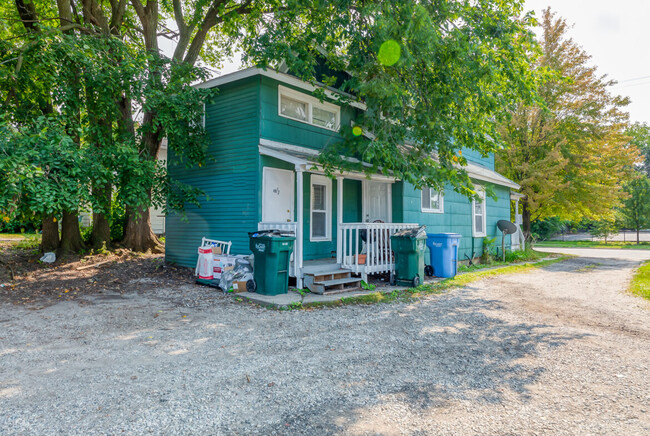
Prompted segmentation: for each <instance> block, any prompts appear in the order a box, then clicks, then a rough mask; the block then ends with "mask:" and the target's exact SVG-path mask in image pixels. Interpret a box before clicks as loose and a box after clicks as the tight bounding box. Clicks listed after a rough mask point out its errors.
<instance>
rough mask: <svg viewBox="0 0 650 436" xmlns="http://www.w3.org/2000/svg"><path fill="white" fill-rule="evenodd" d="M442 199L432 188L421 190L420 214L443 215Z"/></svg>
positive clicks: (440, 194)
mask: <svg viewBox="0 0 650 436" xmlns="http://www.w3.org/2000/svg"><path fill="white" fill-rule="evenodd" d="M443 202H444V197H443V196H442V193H441V192H438V191H436V190H435V189H433V188H429V187H424V188H422V212H428V213H444V212H445V209H444V205H443Z"/></svg>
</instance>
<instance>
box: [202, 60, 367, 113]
mask: <svg viewBox="0 0 650 436" xmlns="http://www.w3.org/2000/svg"><path fill="white" fill-rule="evenodd" d="M256 75H260V76H266V77H269V78H271V79H274V80H277V81H278V82H282V83H286V84H287V85H291V86H295V87H296V88H300V89H304V90H305V91H309V92H313V91H314V90H316V89H317V88H324V89H325V95H326V96H327V97H328V98H331V99H332V100H335V101H336V96H337V94H338V95H343V96H346V97H348V98H350V99H354V96H353V95H350V94H347V93H345V92H343V91H336V90H333V89H332V88H329V87H327V86H325V85H323V84H322V83H318V84H317V85H316V86H314V85H312V84H311V83H307V82H304V81H302V80H300V79H298V78H297V77H294V76H291V75H289V74H285V73H280V72H278V71H275V70H272V69H270V68H267V69H266V70H265V69H262V68H258V67H250V68H246V69H244V70H239V71H235V72H234V73H230V74H224V75H223V76H219V77H215V78H214V79H210V80H208V81H206V82H203V83H199V84H197V85H194V87H195V88H215V87H217V86H221V85H225V84H226V83H231V82H235V81H237V80H242V79H246V78H248V77H252V76H256ZM349 104H350V106H352V107H356V108H357V109H361V110H364V111H365V110H366V109H367V107H366V105H365V104H363V103H361V102H358V101H351V102H350V103H349Z"/></svg>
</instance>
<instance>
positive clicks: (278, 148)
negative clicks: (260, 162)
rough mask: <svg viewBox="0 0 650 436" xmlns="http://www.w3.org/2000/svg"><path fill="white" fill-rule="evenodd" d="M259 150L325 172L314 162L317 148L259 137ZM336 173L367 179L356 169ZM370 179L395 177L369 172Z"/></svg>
mask: <svg viewBox="0 0 650 436" xmlns="http://www.w3.org/2000/svg"><path fill="white" fill-rule="evenodd" d="M259 151H260V154H263V155H265V156H271V157H275V158H277V159H280V160H282V161H284V162H288V163H291V164H294V165H296V166H302V167H303V169H312V168H315V169H312V172H314V173H317V174H325V170H324V169H323V167H322V165H319V164H318V163H317V162H316V159H317V158H318V155H319V152H318V150H313V149H311V148H306V147H300V146H299V145H291V144H286V143H284V142H277V141H272V140H270V139H264V138H260V144H259ZM291 152H295V153H300V154H305V155H309V156H313V157H314V160H313V161H312V160H305V159H303V158H300V157H297V156H293V155H292V154H291ZM346 159H348V160H349V161H351V162H355V163H357V162H359V161H358V159H354V158H346ZM336 174H337V175H341V176H343V177H345V178H348V179H357V180H364V179H368V177H367V175H366V174H365V173H359V172H356V171H343V172H342V173H341V172H337V173H336ZM370 180H377V181H382V182H390V183H393V182H396V181H397V179H396V178H395V177H390V176H384V175H383V174H371V175H370Z"/></svg>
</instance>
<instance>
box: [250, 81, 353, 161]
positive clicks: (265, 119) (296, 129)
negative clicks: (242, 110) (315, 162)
mask: <svg viewBox="0 0 650 436" xmlns="http://www.w3.org/2000/svg"><path fill="white" fill-rule="evenodd" d="M279 85H282V86H285V87H287V88H292V89H295V90H296V91H299V92H301V93H303V94H306V95H310V93H309V92H307V91H305V90H303V89H299V88H293V87H291V86H290V85H287V84H284V83H280V82H278V81H276V80H273V79H270V78H268V77H262V78H261V87H260V105H261V107H260V137H262V138H265V139H270V140H273V141H277V142H283V143H286V144H291V145H298V146H301V147H306V148H311V149H314V150H322V149H324V148H325V147H327V146H328V145H330V144H335V143H337V142H340V141H341V136H340V135H339V134H338V133H337V132H334V131H332V130H328V129H324V128H322V127H318V126H312V125H310V124H307V123H302V122H300V121H295V120H292V119H290V118H285V117H282V116H280V115H278V86H279ZM352 114H353V110H352V109H347V108H342V109H341V125H345V126H349V125H350V120H351V116H352Z"/></svg>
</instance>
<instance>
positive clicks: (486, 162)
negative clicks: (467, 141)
mask: <svg viewBox="0 0 650 436" xmlns="http://www.w3.org/2000/svg"><path fill="white" fill-rule="evenodd" d="M462 152H463V156H464V157H465V159H467V161H468V162H472V163H475V164H479V165H482V166H484V167H486V168H489V169H491V170H492V171H494V153H490V154H489V155H488V156H487V157H483V156H482V155H481V153H479V152H478V151H476V150H470V149H469V148H463V149H462Z"/></svg>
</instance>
